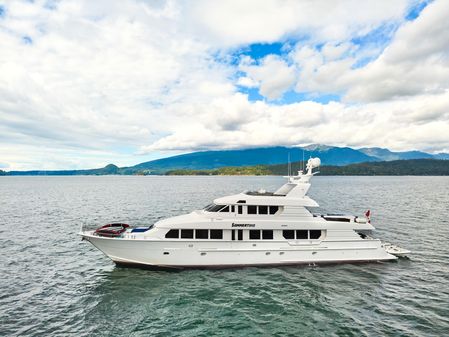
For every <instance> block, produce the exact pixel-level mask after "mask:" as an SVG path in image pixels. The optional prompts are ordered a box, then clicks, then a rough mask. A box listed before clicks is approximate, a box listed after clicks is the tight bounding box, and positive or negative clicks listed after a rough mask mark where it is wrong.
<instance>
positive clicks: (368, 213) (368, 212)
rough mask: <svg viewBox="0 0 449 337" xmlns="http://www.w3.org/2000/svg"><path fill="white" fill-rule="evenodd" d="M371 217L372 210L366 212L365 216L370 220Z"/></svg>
mask: <svg viewBox="0 0 449 337" xmlns="http://www.w3.org/2000/svg"><path fill="white" fill-rule="evenodd" d="M370 215H371V211H370V210H367V211H366V212H365V216H366V217H367V218H368V219H369V216H370Z"/></svg>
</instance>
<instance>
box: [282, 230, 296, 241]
mask: <svg viewBox="0 0 449 337" xmlns="http://www.w3.org/2000/svg"><path fill="white" fill-rule="evenodd" d="M282 235H283V236H284V239H287V240H291V239H294V238H295V231H291V230H285V231H282Z"/></svg>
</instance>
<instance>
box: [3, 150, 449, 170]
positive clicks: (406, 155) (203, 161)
mask: <svg viewBox="0 0 449 337" xmlns="http://www.w3.org/2000/svg"><path fill="white" fill-rule="evenodd" d="M310 157H319V158H320V159H321V162H322V164H323V165H331V166H345V165H350V164H356V163H366V162H379V161H393V160H408V159H449V154H448V153H438V154H430V153H426V152H421V151H405V152H393V151H390V150H388V149H385V148H379V147H372V148H360V149H353V148H350V147H337V146H329V145H320V144H312V145H308V146H304V147H283V146H276V147H263V148H250V149H238V150H217V151H201V152H193V153H187V154H182V155H176V156H172V157H168V158H162V159H157V160H152V161H148V162H144V163H140V164H137V165H134V166H131V167H122V168H120V167H117V166H116V165H114V164H109V165H107V166H105V167H104V168H98V169H88V170H59V171H37V170H35V171H10V172H3V171H0V175H104V174H165V173H166V172H167V171H170V170H177V169H189V170H210V169H216V168H220V167H230V166H232V167H240V166H253V165H276V164H284V163H286V162H288V161H291V162H297V161H301V160H303V159H305V160H307V159H308V158H310Z"/></svg>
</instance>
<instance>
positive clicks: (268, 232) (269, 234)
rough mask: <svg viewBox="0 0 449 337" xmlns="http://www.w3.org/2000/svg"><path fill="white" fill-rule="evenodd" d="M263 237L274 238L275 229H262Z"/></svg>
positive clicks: (266, 238)
mask: <svg viewBox="0 0 449 337" xmlns="http://www.w3.org/2000/svg"><path fill="white" fill-rule="evenodd" d="M262 239H264V240H273V231H272V230H263V231H262Z"/></svg>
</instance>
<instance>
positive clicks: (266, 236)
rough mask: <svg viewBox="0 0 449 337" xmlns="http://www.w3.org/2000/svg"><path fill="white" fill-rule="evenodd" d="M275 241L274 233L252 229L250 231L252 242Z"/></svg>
mask: <svg viewBox="0 0 449 337" xmlns="http://www.w3.org/2000/svg"><path fill="white" fill-rule="evenodd" d="M260 232H262V236H261V235H260ZM261 238H262V240H273V231H272V230H267V229H262V230H259V229H250V230H249V239H250V240H260V239H261Z"/></svg>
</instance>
